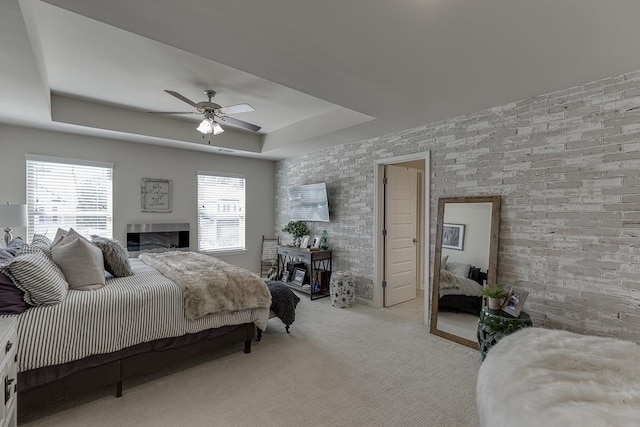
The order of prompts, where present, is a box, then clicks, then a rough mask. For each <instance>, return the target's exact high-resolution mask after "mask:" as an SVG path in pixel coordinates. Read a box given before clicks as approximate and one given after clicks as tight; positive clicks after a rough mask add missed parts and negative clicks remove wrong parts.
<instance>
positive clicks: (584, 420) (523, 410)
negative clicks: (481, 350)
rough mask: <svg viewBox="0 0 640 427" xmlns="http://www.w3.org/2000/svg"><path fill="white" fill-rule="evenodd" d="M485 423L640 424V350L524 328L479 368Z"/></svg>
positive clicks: (630, 345) (482, 421)
mask: <svg viewBox="0 0 640 427" xmlns="http://www.w3.org/2000/svg"><path fill="white" fill-rule="evenodd" d="M476 392H477V403H478V412H479V415H480V424H481V425H482V426H487V427H488V426H492V427H500V426H509V427H515V426H518V427H523V426H544V427H551V426H562V427H570V426H579V427H588V426H594V427H595V426H597V427H602V426H621V427H622V426H640V346H639V345H638V344H635V343H633V342H629V341H622V340H618V339H615V338H602V337H594V336H587V335H579V334H575V333H571V332H566V331H559V330H549V329H541V328H525V329H522V330H520V331H518V332H516V333H514V334H512V335H509V336H507V337H505V338H503V339H502V340H501V341H500V342H499V343H498V344H497V345H496V346H494V347H493V348H491V350H490V351H489V353H488V355H487V358H486V359H485V360H484V362H483V363H482V365H481V366H480V371H479V372H478V384H477V389H476Z"/></svg>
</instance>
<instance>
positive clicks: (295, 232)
mask: <svg viewBox="0 0 640 427" xmlns="http://www.w3.org/2000/svg"><path fill="white" fill-rule="evenodd" d="M282 231H284V232H285V233H289V234H291V235H292V236H293V238H294V244H295V245H296V246H300V240H301V239H302V236H304V235H306V234H309V229H308V228H307V224H305V223H304V222H302V221H289V223H288V224H287V225H285V226H284V228H283V229H282Z"/></svg>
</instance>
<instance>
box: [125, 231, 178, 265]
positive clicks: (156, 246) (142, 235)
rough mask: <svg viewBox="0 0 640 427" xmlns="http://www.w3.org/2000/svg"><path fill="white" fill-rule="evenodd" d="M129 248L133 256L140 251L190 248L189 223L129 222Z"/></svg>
mask: <svg viewBox="0 0 640 427" xmlns="http://www.w3.org/2000/svg"><path fill="white" fill-rule="evenodd" d="M127 250H128V251H129V254H130V255H131V256H133V257H136V256H138V254H139V253H140V252H164V251H169V250H181V251H188V250H189V224H188V223H171V224H128V225H127Z"/></svg>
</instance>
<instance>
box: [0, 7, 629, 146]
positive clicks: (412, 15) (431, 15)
mask: <svg viewBox="0 0 640 427" xmlns="http://www.w3.org/2000/svg"><path fill="white" fill-rule="evenodd" d="M638 16H640V2H638V1H637V0H608V1H601V0H536V1H531V0H398V1H394V2H391V1H388V0H348V1H344V0H342V1H337V0H323V1H317V0H315V1H311V0H270V1H260V0H233V1H220V0H180V1H178V0H175V1H167V0H136V1H130V0H109V1H95V0H91V1H87V0H47V1H45V2H41V1H36V0H2V2H0V40H2V43H0V58H2V60H1V61H0V93H2V96H1V97H0V99H1V101H0V121H1V122H5V123H14V124H19V125H26V126H33V127H38V128H45V129H54V130H62V131H67V132H75V133H81V134H90V135H103V136H107V137H115V138H118V139H125V140H131V141H136V142H143V143H153V144H162V145H170V146H178V147H182V148H186V149H196V150H204V151H209V150H220V149H232V150H233V151H234V152H235V154H237V155H245V156H252V157H262V158H267V159H278V158H287V157H293V156H296V155H299V154H302V153H304V152H308V151H311V150H314V149H319V148H323V147H328V146H331V145H335V144H341V143H345V142H350V141H357V140H362V139H368V138H373V137H376V136H380V135H383V134H386V133H390V132H394V131H398V130H402V129H407V128H411V127H415V126H420V125H423V124H426V123H430V122H434V121H437V120H441V119H445V118H448V117H453V116H458V115H462V114H467V113H471V112H474V111H478V110H481V109H484V108H487V107H492V106H496V105H500V104H504V103H507V102H511V101H516V100H519V99H524V98H527V97H531V96H534V95H537V94H542V93H546V92H550V91H553V90H557V89H562V88H566V87H571V86H575V85H579V84H583V83H586V82H589V81H593V80H597V79H600V78H603V77H607V76H613V75H618V74H622V73H625V72H629V71H633V70H637V69H640V49H638V47H637V44H638V40H640V26H639V25H637V22H636V21H637V18H638ZM208 88H211V89H214V90H216V91H217V92H218V94H217V95H216V97H215V98H214V101H215V102H216V103H218V104H221V105H231V104H237V103H244V102H247V103H249V104H251V105H252V106H253V107H255V109H256V111H255V112H251V113H242V114H238V115H235V116H234V117H236V118H238V119H241V120H245V121H248V122H251V123H255V124H257V125H259V126H262V130H261V131H260V132H259V133H251V132H246V131H239V130H235V131H234V130H233V128H231V127H227V128H226V130H227V132H225V133H224V134H222V135H219V136H215V137H211V139H210V140H209V139H208V138H207V139H203V138H202V137H201V135H200V134H199V133H198V132H197V131H196V130H195V127H196V125H197V121H198V118H197V116H164V115H151V114H148V113H147V111H189V106H188V105H186V104H184V103H182V102H180V101H179V100H178V99H176V98H173V97H171V96H169V95H167V94H166V93H164V89H170V90H175V91H177V92H180V93H182V94H183V95H185V96H186V97H188V98H190V99H192V100H194V101H196V102H198V101H202V100H205V99H206V97H205V95H204V93H203V90H204V89H208Z"/></svg>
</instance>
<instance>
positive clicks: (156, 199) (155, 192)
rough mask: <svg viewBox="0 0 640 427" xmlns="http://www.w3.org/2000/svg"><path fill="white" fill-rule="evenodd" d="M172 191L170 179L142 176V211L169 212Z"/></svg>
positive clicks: (171, 202) (171, 204)
mask: <svg viewBox="0 0 640 427" xmlns="http://www.w3.org/2000/svg"><path fill="white" fill-rule="evenodd" d="M172 191H173V181H172V180H170V179H156V178H142V191H141V198H142V212H171V211H172V207H173V199H172V197H173V195H172V194H171V193H172Z"/></svg>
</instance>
